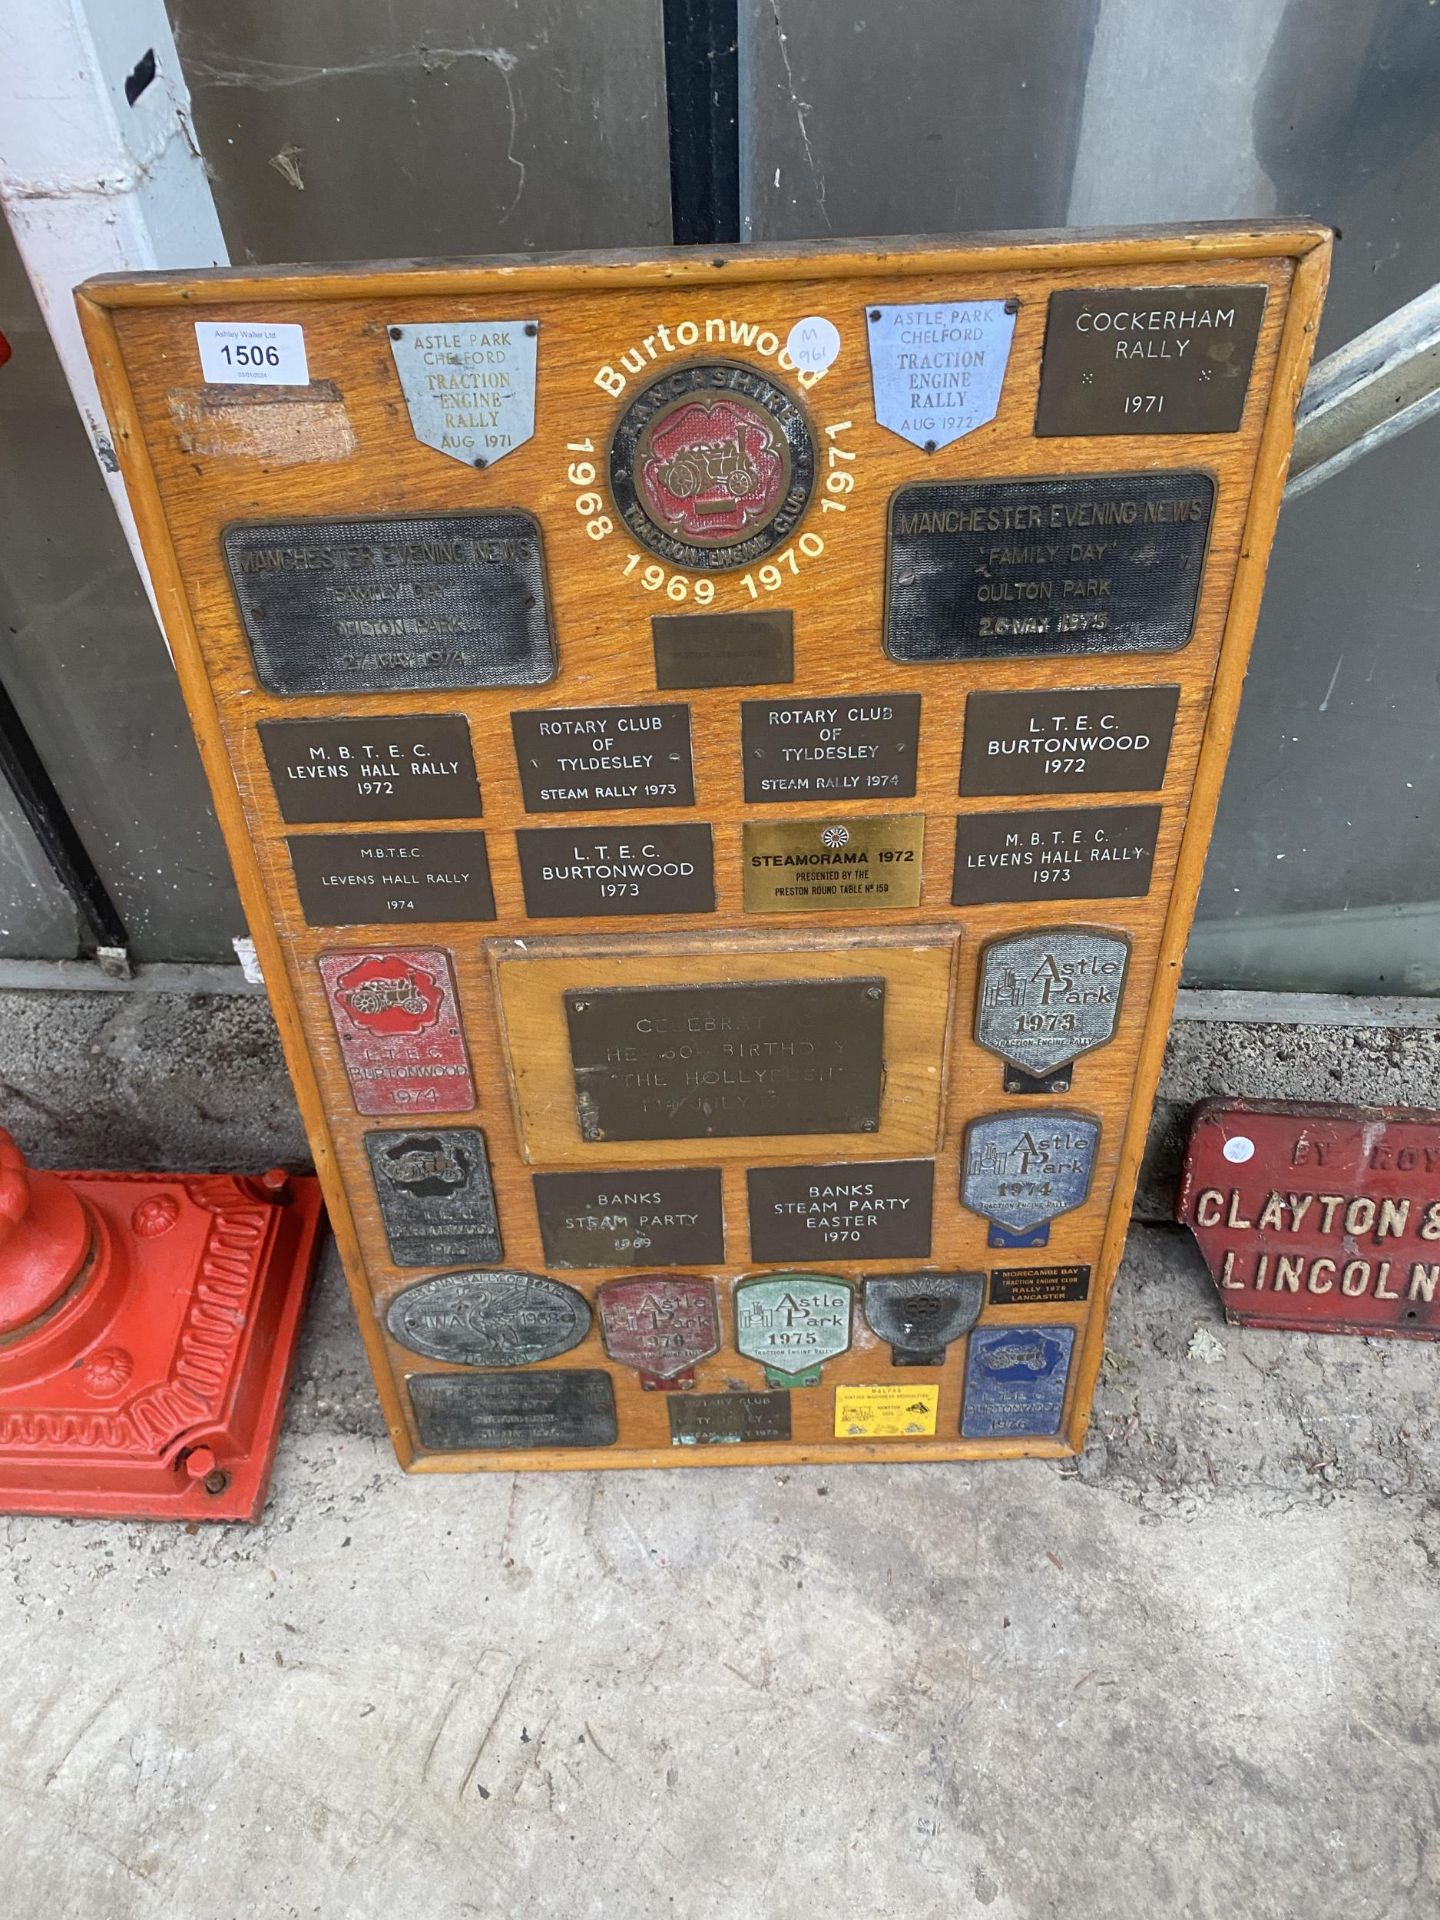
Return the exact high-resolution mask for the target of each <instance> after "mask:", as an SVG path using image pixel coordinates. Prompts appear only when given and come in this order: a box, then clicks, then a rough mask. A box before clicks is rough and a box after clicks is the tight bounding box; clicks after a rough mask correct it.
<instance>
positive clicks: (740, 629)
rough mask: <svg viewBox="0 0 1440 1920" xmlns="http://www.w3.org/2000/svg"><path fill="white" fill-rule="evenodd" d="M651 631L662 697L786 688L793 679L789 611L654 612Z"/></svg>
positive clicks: (792, 625) (792, 619) (792, 628)
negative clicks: (681, 691) (695, 690)
mask: <svg viewBox="0 0 1440 1920" xmlns="http://www.w3.org/2000/svg"><path fill="white" fill-rule="evenodd" d="M650 632H651V643H652V645H653V647H654V651H655V685H656V686H657V687H659V688H660V690H661V691H662V692H668V691H671V690H674V689H677V688H681V687H700V688H703V687H769V686H788V685H789V683H790V682H791V681H792V680H793V679H794V678H795V616H794V614H793V613H791V612H789V610H788V609H783V608H775V609H773V610H770V609H767V610H765V611H763V612H762V611H759V610H757V611H755V612H752V613H657V614H656V615H655V616H654V618H653V619H652V620H651V622H650Z"/></svg>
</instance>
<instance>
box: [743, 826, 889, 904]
mask: <svg viewBox="0 0 1440 1920" xmlns="http://www.w3.org/2000/svg"><path fill="white" fill-rule="evenodd" d="M741 842H742V858H743V861H744V876H745V887H744V900H745V911H746V913H842V912H844V911H845V910H846V909H847V908H848V909H849V910H850V911H851V912H853V913H874V912H877V911H881V910H883V909H885V908H894V907H915V906H918V905H919V904H920V880H921V875H922V873H923V871H924V857H925V816H924V814H923V813H886V814H847V815H845V816H844V818H843V819H842V818H840V817H838V816H834V815H832V816H831V817H830V818H828V819H825V820H796V821H790V820H781V821H772V820H747V821H746V822H745V824H744V827H743V829H742V835H741Z"/></svg>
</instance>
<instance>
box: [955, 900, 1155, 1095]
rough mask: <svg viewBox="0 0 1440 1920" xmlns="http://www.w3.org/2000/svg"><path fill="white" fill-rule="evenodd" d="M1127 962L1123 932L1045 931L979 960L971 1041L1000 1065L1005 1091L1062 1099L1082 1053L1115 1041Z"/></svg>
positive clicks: (1011, 937) (998, 944)
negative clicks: (1002, 1064)
mask: <svg viewBox="0 0 1440 1920" xmlns="http://www.w3.org/2000/svg"><path fill="white" fill-rule="evenodd" d="M1129 964H1130V942H1129V940H1128V939H1127V938H1126V936H1125V935H1124V934H1121V933H1101V932H1097V931H1095V930H1094V929H1092V928H1089V927H1047V928H1045V929H1043V930H1042V931H1040V932H1038V933H1014V934H1006V935H1004V936H1003V937H1002V938H1001V939H999V940H991V941H989V942H987V944H986V946H985V948H984V951H983V952H982V953H981V955H980V982H979V986H978V988H977V990H976V996H975V1038H976V1039H977V1040H978V1041H979V1043H980V1045H981V1046H982V1047H988V1048H989V1050H990V1052H991V1053H998V1054H999V1056H1000V1058H1001V1059H1002V1060H1003V1061H1004V1062H1005V1064H1006V1068H1007V1072H1006V1075H1005V1091H1006V1092H1007V1093H1066V1092H1068V1091H1069V1087H1070V1069H1071V1067H1072V1066H1073V1065H1074V1063H1075V1061H1076V1060H1077V1059H1078V1058H1079V1056H1080V1055H1081V1054H1082V1053H1089V1052H1091V1051H1092V1050H1093V1049H1094V1048H1096V1047H1103V1046H1104V1045H1105V1044H1106V1043H1107V1042H1108V1041H1109V1040H1111V1039H1113V1038H1114V1034H1115V1022H1116V1020H1117V1019H1118V1018H1119V1015H1120V998H1121V995H1122V994H1123V993H1124V991H1125V974H1126V969H1127V968H1128V967H1129Z"/></svg>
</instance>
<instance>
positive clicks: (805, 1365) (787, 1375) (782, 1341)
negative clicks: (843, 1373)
mask: <svg viewBox="0 0 1440 1920" xmlns="http://www.w3.org/2000/svg"><path fill="white" fill-rule="evenodd" d="M854 1298H855V1290H854V1288H853V1287H852V1286H851V1285H850V1283H849V1282H848V1281H847V1280H838V1279H836V1277H835V1275H834V1274H831V1273H767V1274H765V1275H764V1276H763V1277H762V1278H760V1279H758V1280H742V1281H741V1282H740V1284H739V1286H738V1287H736V1289H735V1345H736V1347H737V1349H738V1350H739V1351H740V1352H741V1353H743V1354H744V1355H745V1357H746V1359H747V1360H758V1361H759V1362H760V1364H761V1366H763V1367H764V1369H765V1380H766V1383H767V1385H769V1386H772V1387H818V1386H819V1384H820V1368H821V1366H822V1364H823V1363H824V1362H825V1361H826V1360H834V1359H837V1358H838V1357H839V1356H840V1355H841V1354H842V1353H844V1352H845V1351H846V1349H847V1348H848V1347H849V1345H850V1319H851V1310H852V1306H853V1303H854Z"/></svg>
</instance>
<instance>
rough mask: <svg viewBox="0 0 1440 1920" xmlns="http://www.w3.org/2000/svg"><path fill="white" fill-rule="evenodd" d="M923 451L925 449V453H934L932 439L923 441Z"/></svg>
mask: <svg viewBox="0 0 1440 1920" xmlns="http://www.w3.org/2000/svg"><path fill="white" fill-rule="evenodd" d="M925 451H926V453H934V451H935V442H934V441H933V440H927V441H926V442H925Z"/></svg>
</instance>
